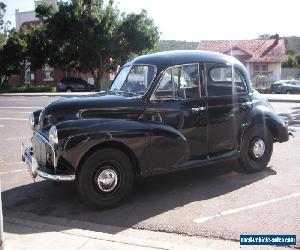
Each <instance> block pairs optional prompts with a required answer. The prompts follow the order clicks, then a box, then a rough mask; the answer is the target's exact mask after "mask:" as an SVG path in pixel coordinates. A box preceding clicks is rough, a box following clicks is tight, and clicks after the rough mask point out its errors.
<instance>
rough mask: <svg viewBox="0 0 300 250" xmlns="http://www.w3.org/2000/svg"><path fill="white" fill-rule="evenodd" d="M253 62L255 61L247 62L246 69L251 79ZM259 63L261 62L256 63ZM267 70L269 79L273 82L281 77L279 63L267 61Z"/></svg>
mask: <svg viewBox="0 0 300 250" xmlns="http://www.w3.org/2000/svg"><path fill="white" fill-rule="evenodd" d="M254 64H256V63H248V65H247V66H248V67H247V68H248V70H249V73H250V76H251V79H252V80H253V73H254V72H253V71H254V66H253V65H254ZM257 64H261V63H257ZM268 72H270V74H269V81H271V82H274V81H278V80H280V77H281V63H268Z"/></svg>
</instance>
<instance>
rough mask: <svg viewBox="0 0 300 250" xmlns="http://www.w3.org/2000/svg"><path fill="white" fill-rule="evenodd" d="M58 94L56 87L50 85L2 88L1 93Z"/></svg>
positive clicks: (0, 88)
mask: <svg viewBox="0 0 300 250" xmlns="http://www.w3.org/2000/svg"><path fill="white" fill-rule="evenodd" d="M38 92H56V88H55V87H51V86H48V85H23V86H8V85H5V86H1V87H0V93H38Z"/></svg>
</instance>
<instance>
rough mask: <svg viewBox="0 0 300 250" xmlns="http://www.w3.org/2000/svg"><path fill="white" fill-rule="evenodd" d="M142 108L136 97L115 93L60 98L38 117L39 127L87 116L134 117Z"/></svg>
mask: <svg viewBox="0 0 300 250" xmlns="http://www.w3.org/2000/svg"><path fill="white" fill-rule="evenodd" d="M142 110H143V102H142V99H141V98H138V97H126V96H123V95H117V94H108V93H105V94H95V95H92V96H84V97H71V98H62V99H60V100H57V101H54V102H52V103H50V104H49V105H47V106H46V107H45V108H44V109H43V110H42V112H41V114H40V117H39V127H40V128H47V127H50V126H52V125H55V124H57V123H59V122H63V121H67V120H77V119H89V118H101V117H103V118H109V117H111V118H129V117H130V118H134V117H136V116H138V115H139V114H140V112H139V111H142Z"/></svg>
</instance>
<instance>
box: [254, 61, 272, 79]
mask: <svg viewBox="0 0 300 250" xmlns="http://www.w3.org/2000/svg"><path fill="white" fill-rule="evenodd" d="M255 66H258V67H259V71H257V70H255ZM263 66H266V67H267V70H266V71H264V70H263ZM258 75H263V76H266V78H267V79H268V78H269V64H268V63H254V64H253V77H254V78H255V77H256V76H258Z"/></svg>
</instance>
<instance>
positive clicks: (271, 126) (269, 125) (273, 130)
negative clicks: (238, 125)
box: [238, 120, 278, 150]
mask: <svg viewBox="0 0 300 250" xmlns="http://www.w3.org/2000/svg"><path fill="white" fill-rule="evenodd" d="M259 125H263V126H264V125H265V126H266V127H267V128H268V130H269V131H270V133H271V134H272V136H273V142H274V140H276V138H277V137H278V131H277V128H276V125H275V124H274V123H273V122H272V121H271V120H266V122H263V121H256V122H253V123H250V124H244V125H243V126H242V127H243V128H242V131H241V133H240V135H241V136H240V140H239V145H238V149H239V150H240V148H241V144H242V143H243V140H244V137H245V135H246V133H247V131H249V130H250V129H251V128H253V127H255V126H259Z"/></svg>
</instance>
